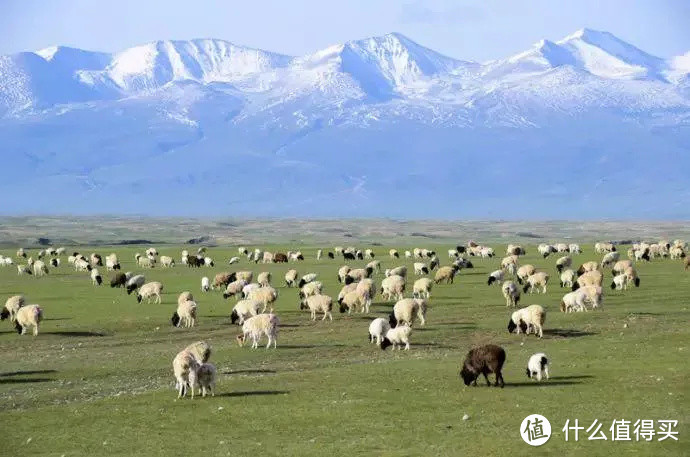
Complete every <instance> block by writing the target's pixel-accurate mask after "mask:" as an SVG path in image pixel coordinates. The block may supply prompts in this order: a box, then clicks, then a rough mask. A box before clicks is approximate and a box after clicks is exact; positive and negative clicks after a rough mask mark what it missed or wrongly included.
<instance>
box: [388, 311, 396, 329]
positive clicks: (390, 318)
mask: <svg viewBox="0 0 690 457" xmlns="http://www.w3.org/2000/svg"><path fill="white" fill-rule="evenodd" d="M388 325H390V326H391V328H395V327H396V326H397V325H398V320H397V319H396V318H395V313H390V314H389V315H388Z"/></svg>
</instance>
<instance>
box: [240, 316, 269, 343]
mask: <svg viewBox="0 0 690 457" xmlns="http://www.w3.org/2000/svg"><path fill="white" fill-rule="evenodd" d="M278 325H280V321H279V320H278V316H276V315H275V314H273V313H270V314H259V315H257V316H254V317H250V318H249V319H247V320H246V321H244V323H243V324H242V334H241V335H239V336H238V337H237V342H238V343H239V344H240V346H243V345H244V342H245V340H246V339H247V337H249V338H251V340H252V349H256V348H258V347H259V340H260V339H261V337H262V336H263V335H266V337H267V338H268V344H266V349H268V348H270V347H271V343H273V349H275V348H276V345H277V341H278Z"/></svg>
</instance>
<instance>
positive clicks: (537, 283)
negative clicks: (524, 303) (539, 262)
mask: <svg viewBox="0 0 690 457" xmlns="http://www.w3.org/2000/svg"><path fill="white" fill-rule="evenodd" d="M548 283H549V274H548V273H545V272H543V271H538V272H536V273H534V274H532V275H530V276H529V277H528V278H527V280H526V281H525V286H524V287H523V288H522V291H523V292H525V293H527V291H528V290H529V293H534V291H535V290H536V291H537V292H539V288H540V287H541V293H543V294H545V293H546V285H547V284H548Z"/></svg>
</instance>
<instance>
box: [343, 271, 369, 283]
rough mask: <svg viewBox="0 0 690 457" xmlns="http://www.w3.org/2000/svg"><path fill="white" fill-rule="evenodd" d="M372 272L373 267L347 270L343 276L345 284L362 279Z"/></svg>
mask: <svg viewBox="0 0 690 457" xmlns="http://www.w3.org/2000/svg"><path fill="white" fill-rule="evenodd" d="M373 273H374V269H373V268H371V267H367V268H355V269H352V270H350V271H348V272H347V276H345V284H351V283H353V282H357V281H361V280H362V279H365V278H369V277H370V276H371V275H372V274H373Z"/></svg>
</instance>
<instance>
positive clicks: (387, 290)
mask: <svg viewBox="0 0 690 457" xmlns="http://www.w3.org/2000/svg"><path fill="white" fill-rule="evenodd" d="M404 293H405V278H403V277H402V276H398V275H393V276H388V277H387V278H385V279H384V280H383V281H382V282H381V295H383V297H385V298H386V300H391V299H392V298H394V297H395V298H396V299H398V300H402V298H403V294H404Z"/></svg>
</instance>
